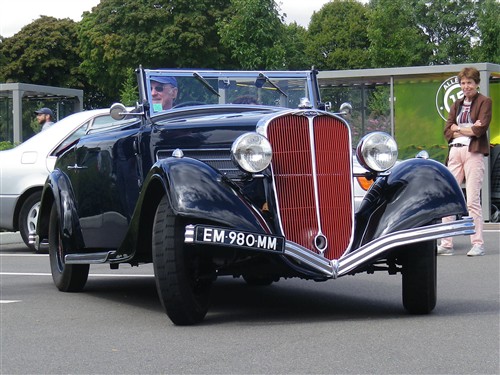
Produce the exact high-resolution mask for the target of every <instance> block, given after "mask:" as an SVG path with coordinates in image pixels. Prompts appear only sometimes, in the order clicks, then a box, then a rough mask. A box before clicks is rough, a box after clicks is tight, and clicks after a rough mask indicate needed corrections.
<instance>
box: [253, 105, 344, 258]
mask: <svg viewBox="0 0 500 375" xmlns="http://www.w3.org/2000/svg"><path fill="white" fill-rule="evenodd" d="M259 127H260V129H258V132H262V133H263V134H264V135H265V136H266V137H267V138H268V139H269V141H270V142H271V145H272V147H273V161H272V163H271V169H272V176H273V190H274V194H275V196H274V199H275V204H276V205H277V211H278V215H279V225H280V230H281V233H280V234H282V235H284V236H285V237H286V239H287V242H293V243H294V244H296V245H298V246H299V247H300V248H303V249H307V250H309V251H312V252H313V253H315V254H318V255H319V256H320V257H324V258H325V260H334V259H339V258H340V257H342V255H343V254H345V252H346V251H348V250H349V248H350V246H351V244H352V236H353V231H354V198H353V180H352V147H351V135H350V130H349V127H348V125H347V124H346V123H345V122H344V121H343V120H341V119H339V118H337V117H335V116H333V115H329V114H327V113H324V112H316V111H311V110H308V111H293V112H288V113H286V114H282V115H280V116H275V117H273V118H270V119H268V120H267V121H266V122H265V123H262V124H260V125H259Z"/></svg>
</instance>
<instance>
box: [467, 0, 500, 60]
mask: <svg viewBox="0 0 500 375" xmlns="http://www.w3.org/2000/svg"><path fill="white" fill-rule="evenodd" d="M478 3H479V12H478V17H477V25H478V28H479V39H478V41H477V43H476V47H475V48H474V51H473V53H474V60H475V61H483V62H491V63H495V64H500V2H498V0H481V1H478Z"/></svg>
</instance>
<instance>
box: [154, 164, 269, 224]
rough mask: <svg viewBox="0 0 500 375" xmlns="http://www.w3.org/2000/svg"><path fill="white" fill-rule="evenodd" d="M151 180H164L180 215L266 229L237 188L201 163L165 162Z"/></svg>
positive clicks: (173, 204) (156, 165)
mask: <svg viewBox="0 0 500 375" xmlns="http://www.w3.org/2000/svg"><path fill="white" fill-rule="evenodd" d="M148 178H149V179H161V181H162V183H163V184H164V186H165V190H166V192H167V194H168V196H169V199H170V204H171V207H172V210H173V211H174V212H175V213H176V214H178V215H181V216H185V217H191V218H196V219H202V220H208V221H211V222H216V223H219V224H221V225H223V226H228V227H233V228H238V229H240V230H246V231H254V232H255V231H257V232H261V231H262V230H263V227H265V226H266V225H265V222H264V220H263V219H262V217H261V216H260V214H259V213H258V211H257V210H256V209H255V208H254V207H253V206H252V205H251V204H250V203H249V202H248V201H247V200H246V199H245V198H244V197H243V195H242V194H241V193H240V191H239V189H238V187H237V186H236V185H234V184H233V183H232V182H231V181H230V180H229V179H227V178H226V177H224V176H223V175H222V174H220V173H219V172H218V171H216V170H215V169H213V168H212V167H210V166H209V165H207V164H205V163H203V162H201V161H199V160H196V159H191V158H168V159H164V160H161V161H159V162H158V163H156V164H155V165H154V167H153V168H152V170H151V173H150V174H149V177H148Z"/></svg>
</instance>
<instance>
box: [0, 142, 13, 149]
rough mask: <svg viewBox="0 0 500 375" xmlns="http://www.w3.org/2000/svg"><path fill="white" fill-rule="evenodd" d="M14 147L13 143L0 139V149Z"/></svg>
mask: <svg viewBox="0 0 500 375" xmlns="http://www.w3.org/2000/svg"><path fill="white" fill-rule="evenodd" d="M13 147H14V144H12V142H9V141H0V151H3V150H8V149H11V148H13Z"/></svg>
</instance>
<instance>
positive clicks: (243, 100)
mask: <svg viewBox="0 0 500 375" xmlns="http://www.w3.org/2000/svg"><path fill="white" fill-rule="evenodd" d="M233 104H259V103H258V102H257V99H255V98H254V97H253V96H251V95H242V96H238V97H237V98H236V99H234V100H233Z"/></svg>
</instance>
